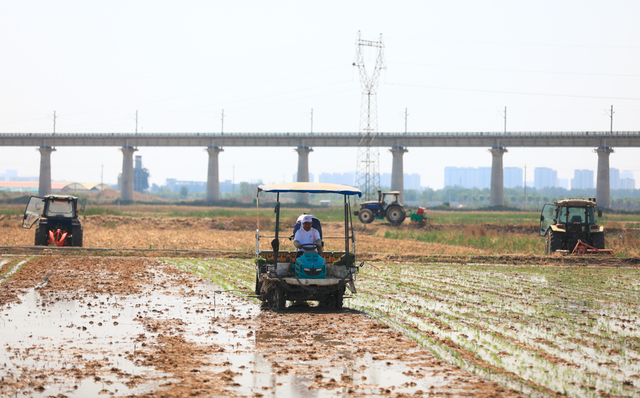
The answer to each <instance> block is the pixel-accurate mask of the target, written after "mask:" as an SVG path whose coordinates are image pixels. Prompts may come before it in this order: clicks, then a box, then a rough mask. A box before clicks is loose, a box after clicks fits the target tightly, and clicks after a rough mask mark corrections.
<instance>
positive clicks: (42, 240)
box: [34, 225, 47, 246]
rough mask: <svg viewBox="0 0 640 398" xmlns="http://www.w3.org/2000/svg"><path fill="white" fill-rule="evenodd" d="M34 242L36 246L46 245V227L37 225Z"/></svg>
mask: <svg viewBox="0 0 640 398" xmlns="http://www.w3.org/2000/svg"><path fill="white" fill-rule="evenodd" d="M34 244H35V245H36V246H46V245H47V227H45V226H42V225H38V226H37V227H36V239H35V242H34Z"/></svg>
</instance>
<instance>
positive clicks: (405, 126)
mask: <svg viewBox="0 0 640 398" xmlns="http://www.w3.org/2000/svg"><path fill="white" fill-rule="evenodd" d="M408 117H409V114H408V113H407V108H404V133H405V134H407V118H408Z"/></svg>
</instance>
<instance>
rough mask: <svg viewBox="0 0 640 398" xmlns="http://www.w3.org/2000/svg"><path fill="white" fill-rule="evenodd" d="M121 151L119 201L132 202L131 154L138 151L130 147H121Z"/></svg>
mask: <svg viewBox="0 0 640 398" xmlns="http://www.w3.org/2000/svg"><path fill="white" fill-rule="evenodd" d="M120 150H121V151H122V176H121V179H120V200H121V201H123V202H133V153H134V152H136V151H137V150H138V149H137V148H134V147H131V146H126V145H125V146H123V147H122V148H120Z"/></svg>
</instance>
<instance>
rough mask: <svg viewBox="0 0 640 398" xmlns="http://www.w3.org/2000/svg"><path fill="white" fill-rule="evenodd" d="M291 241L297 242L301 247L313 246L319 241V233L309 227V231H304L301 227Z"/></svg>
mask: <svg viewBox="0 0 640 398" xmlns="http://www.w3.org/2000/svg"><path fill="white" fill-rule="evenodd" d="M293 239H294V240H297V241H298V243H300V244H301V245H309V244H315V243H316V240H318V239H320V232H318V231H317V230H316V229H315V228H313V227H311V228H310V229H309V231H305V230H304V227H303V228H300V229H299V230H298V231H297V232H296V235H295V237H294V238H293ZM301 250H302V249H298V251H301Z"/></svg>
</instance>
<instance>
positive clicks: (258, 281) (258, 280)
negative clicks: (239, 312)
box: [255, 270, 262, 294]
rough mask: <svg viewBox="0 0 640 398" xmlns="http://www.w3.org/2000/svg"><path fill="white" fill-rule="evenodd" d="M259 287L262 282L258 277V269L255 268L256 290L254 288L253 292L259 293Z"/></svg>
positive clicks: (260, 287)
mask: <svg viewBox="0 0 640 398" xmlns="http://www.w3.org/2000/svg"><path fill="white" fill-rule="evenodd" d="M260 289H262V282H260V279H259V278H258V270H256V290H255V293H256V294H260Z"/></svg>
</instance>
